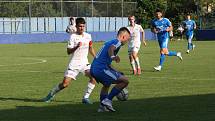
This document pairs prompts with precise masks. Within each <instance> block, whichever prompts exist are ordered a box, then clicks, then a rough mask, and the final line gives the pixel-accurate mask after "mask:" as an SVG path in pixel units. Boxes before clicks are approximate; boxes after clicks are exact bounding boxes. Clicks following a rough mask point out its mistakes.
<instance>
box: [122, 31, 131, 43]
mask: <svg viewBox="0 0 215 121" xmlns="http://www.w3.org/2000/svg"><path fill="white" fill-rule="evenodd" d="M129 40H130V34H129V33H127V32H126V33H124V34H122V35H121V42H122V44H126V43H127V42H128V41H129Z"/></svg>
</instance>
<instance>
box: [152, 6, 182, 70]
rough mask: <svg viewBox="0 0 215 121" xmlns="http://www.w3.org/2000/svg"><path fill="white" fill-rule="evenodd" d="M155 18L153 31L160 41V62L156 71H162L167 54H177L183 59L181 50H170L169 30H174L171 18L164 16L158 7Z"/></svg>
mask: <svg viewBox="0 0 215 121" xmlns="http://www.w3.org/2000/svg"><path fill="white" fill-rule="evenodd" d="M155 17H156V18H155V19H153V20H152V22H151V31H152V32H153V33H155V34H157V37H158V43H159V46H160V63H159V65H158V66H156V67H154V69H155V70H156V71H161V68H162V66H163V63H164V60H165V56H177V57H179V58H180V59H181V60H182V56H181V52H175V51H169V50H168V42H169V31H172V29H173V27H172V24H171V22H170V21H169V19H167V18H163V17H162V11H161V10H159V9H157V10H156V12H155Z"/></svg>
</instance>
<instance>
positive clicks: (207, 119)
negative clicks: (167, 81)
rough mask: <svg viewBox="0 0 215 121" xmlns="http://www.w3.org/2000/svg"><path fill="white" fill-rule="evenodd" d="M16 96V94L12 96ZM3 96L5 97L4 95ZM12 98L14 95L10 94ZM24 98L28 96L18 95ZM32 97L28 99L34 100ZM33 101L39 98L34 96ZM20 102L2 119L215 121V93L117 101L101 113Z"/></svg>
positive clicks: (2, 114) (92, 109)
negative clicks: (109, 108)
mask: <svg viewBox="0 0 215 121" xmlns="http://www.w3.org/2000/svg"><path fill="white" fill-rule="evenodd" d="M11 99H13V98H11ZM1 100H4V99H2V98H1ZM9 100H10V98H9ZM17 100H24V99H17ZM30 100H31V99H27V101H30ZM32 101H33V102H34V101H36V100H35V99H32ZM53 104H54V102H53V103H52V105H50V106H44V107H32V106H17V107H16V109H7V110H0V121H214V120H215V95H214V94H205V95H193V96H180V97H160V98H149V99H137V100H129V101H125V102H120V101H114V102H113V105H114V107H115V109H117V112H115V113H110V112H105V113H97V112H96V110H97V108H98V105H99V104H98V103H94V104H93V105H83V104H62V105H59V103H58V104H56V105H54V106H53Z"/></svg>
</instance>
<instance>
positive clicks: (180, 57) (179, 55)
mask: <svg viewBox="0 0 215 121" xmlns="http://www.w3.org/2000/svg"><path fill="white" fill-rule="evenodd" d="M177 57H178V58H179V59H180V60H183V58H182V56H181V52H178V53H177Z"/></svg>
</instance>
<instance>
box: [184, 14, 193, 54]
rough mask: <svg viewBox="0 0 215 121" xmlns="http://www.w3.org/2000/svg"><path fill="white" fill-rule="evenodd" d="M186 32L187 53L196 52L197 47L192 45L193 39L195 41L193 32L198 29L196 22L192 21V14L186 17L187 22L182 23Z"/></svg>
mask: <svg viewBox="0 0 215 121" xmlns="http://www.w3.org/2000/svg"><path fill="white" fill-rule="evenodd" d="M182 23H183V24H182V25H183V27H184V30H185V35H186V38H187V42H188V44H187V53H189V52H190V50H191V49H192V50H194V48H195V45H194V44H193V43H192V39H193V31H194V29H196V23H195V21H194V20H191V16H190V14H187V15H186V20H185V21H183V22H182Z"/></svg>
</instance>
